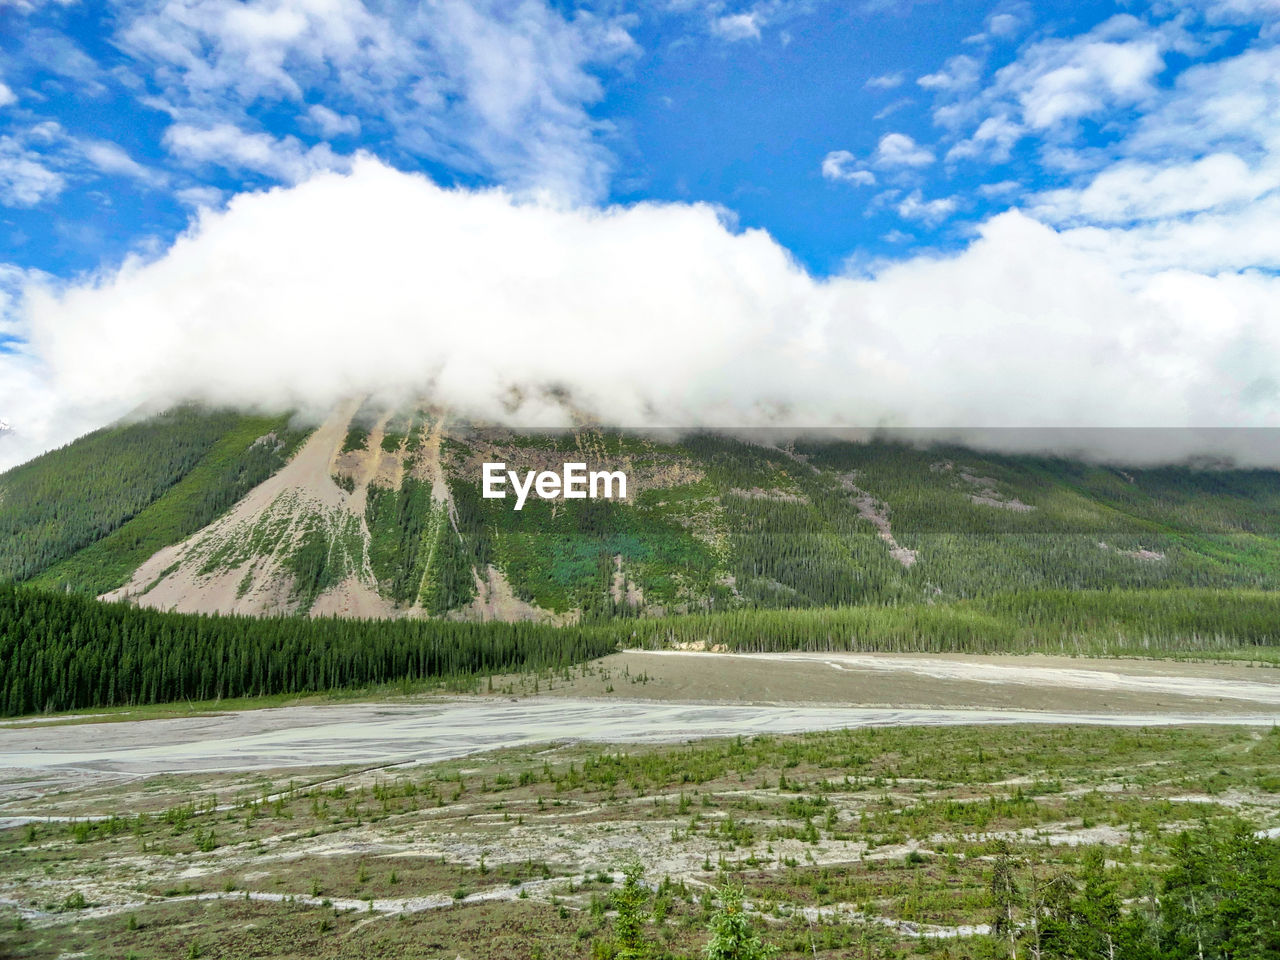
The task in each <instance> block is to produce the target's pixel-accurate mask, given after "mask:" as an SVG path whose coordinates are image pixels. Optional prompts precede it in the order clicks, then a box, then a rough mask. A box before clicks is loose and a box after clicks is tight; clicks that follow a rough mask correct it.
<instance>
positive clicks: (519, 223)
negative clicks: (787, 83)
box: [0, 160, 1280, 462]
mask: <svg viewBox="0 0 1280 960" xmlns="http://www.w3.org/2000/svg"><path fill="white" fill-rule="evenodd" d="M913 202H914V203H916V204H917V205H919V206H918V208H919V209H922V210H923V209H924V208H925V207H926V206H927V204H929V203H937V202H938V201H924V200H923V199H919V198H917V199H916V200H915V201H913ZM1276 216H1277V211H1275V210H1273V209H1271V208H1270V207H1268V208H1267V209H1265V210H1261V211H1259V216H1258V220H1257V223H1256V224H1254V225H1252V226H1251V227H1250V230H1252V231H1254V236H1255V238H1256V239H1258V240H1259V241H1261V239H1262V238H1264V237H1269V238H1271V239H1269V241H1268V242H1269V243H1270V244H1271V247H1272V249H1273V252H1274V254H1275V255H1280V250H1276V249H1275V248H1276V246H1277V244H1280V239H1275V238H1276V231H1275V230H1274V229H1273V225H1274V223H1275V222H1276V219H1275V218H1276ZM1234 225H1235V227H1236V228H1237V231H1239V228H1240V226H1241V224H1240V221H1238V220H1237V221H1235V223H1234ZM1227 226H1228V224H1227V223H1226V222H1223V223H1222V224H1221V225H1220V227H1215V228H1214V229H1225V228H1226V227H1227ZM1204 229H1205V230H1206V231H1208V230H1209V227H1208V225H1206V226H1205V227H1204ZM1093 230H1094V233H1093V234H1091V235H1085V234H1081V233H1079V232H1077V231H1067V232H1065V233H1060V232H1057V231H1055V230H1054V229H1052V228H1051V227H1048V226H1046V225H1044V224H1041V223H1038V222H1036V221H1035V220H1033V219H1031V218H1030V217H1028V216H1026V215H1025V214H1022V213H1018V212H1016V211H1010V212H1008V213H1004V214H1001V215H999V216H997V217H995V218H993V219H991V220H989V221H987V222H986V223H984V224H982V225H981V226H980V228H979V229H978V231H977V235H976V238H975V239H974V240H973V242H972V243H971V244H970V245H969V246H968V247H967V248H966V249H965V250H963V251H962V252H960V253H958V254H956V255H953V256H946V257H930V256H923V257H919V256H918V257H914V258H910V259H905V260H902V261H900V262H899V263H896V264H893V265H889V266H882V267H881V268H880V269H879V270H878V272H877V273H876V274H875V275H874V276H872V277H869V278H867V279H854V278H840V277H837V278H833V279H830V280H815V279H814V278H812V277H810V276H808V275H807V274H806V273H804V272H803V271H802V270H801V269H800V268H799V267H798V266H797V265H796V262H795V260H794V258H793V257H791V256H790V255H789V253H788V252H787V251H786V250H784V249H783V248H781V247H779V246H778V245H777V244H776V243H775V242H774V241H773V240H772V239H771V238H769V237H768V236H767V235H766V234H764V233H763V232H760V231H756V230H748V231H744V232H741V233H735V232H732V231H731V230H730V229H728V228H726V226H725V225H724V222H723V220H722V218H721V217H720V216H719V215H718V212H717V211H716V210H714V209H713V208H711V207H709V206H705V205H695V206H688V205H678V204H673V205H659V204H641V205H638V206H635V207H630V208H625V209H606V210H594V209H566V208H564V207H562V206H556V205H547V204H540V203H532V202H523V203H521V202H515V201H513V200H512V199H511V198H510V197H509V196H508V195H505V194H503V193H500V192H492V191H491V192H479V193H476V192H469V191H465V190H444V189H441V188H439V187H436V186H434V185H432V184H431V183H430V182H429V181H427V180H426V179H424V178H422V177H420V176H413V175H408V174H404V173H399V172H396V171H394V170H392V169H390V168H387V167H385V166H383V165H381V164H378V163H376V162H373V161H368V160H366V161H362V162H360V163H358V164H357V165H356V167H355V168H354V169H353V171H352V172H351V173H350V174H337V173H325V174H321V175H318V176H316V177H315V178H313V179H312V180H310V181H308V182H306V183H304V184H302V185H299V186H297V187H294V188H276V189H274V190H271V191H268V192H264V193H259V194H253V195H242V196H239V197H236V198H234V199H233V200H232V201H231V202H230V204H229V205H228V207H227V208H226V210H225V211H223V212H209V211H206V212H204V213H203V214H201V217H200V219H199V222H198V224H197V225H196V226H195V227H194V228H193V229H192V231H191V232H190V233H189V234H188V235H186V236H184V237H182V238H181V239H179V240H178V241H177V242H176V243H175V244H174V245H173V247H172V248H171V249H170V250H169V251H167V252H166V253H164V254H163V255H162V256H159V257H158V258H156V259H154V260H151V261H149V262H143V261H141V260H133V261H130V262H128V263H126V264H125V265H124V266H123V267H122V268H121V269H120V270H119V271H116V272H114V273H110V274H106V275H103V276H101V277H97V278H93V279H92V280H90V281H88V282H85V283H84V284H82V285H79V286H71V287H69V288H66V289H63V290H60V291H59V290H56V289H47V290H42V289H40V288H38V287H37V288H30V287H29V288H28V290H27V297H26V300H25V306H24V308H23V311H22V314H21V317H22V319H21V326H22V332H23V335H24V337H25V338H26V339H27V346H26V348H25V353H23V354H21V355H17V356H14V355H11V354H10V355H2V356H0V416H2V417H4V418H5V419H8V420H9V421H10V422H11V423H12V424H13V425H14V427H15V431H16V433H18V434H21V435H22V436H24V437H26V438H27V440H26V441H24V443H25V444H26V445H25V446H23V447H22V448H21V449H22V451H23V452H24V453H25V452H32V451H33V450H34V449H36V448H38V447H39V446H41V445H48V444H52V443H56V442H61V441H63V440H66V439H69V437H70V435H71V434H72V433H74V432H75V431H77V430H81V429H84V427H85V426H86V421H85V417H86V411H91V412H92V414H93V415H94V416H96V417H97V422H102V421H103V420H105V419H108V418H110V417H111V416H113V415H114V414H119V413H123V412H125V411H127V410H128V409H130V408H131V407H133V406H134V405H135V404H137V403H139V402H140V401H142V400H144V399H153V400H154V399H158V398H178V397H186V396H195V397H197V398H203V399H208V400H212V401H218V402H239V403H251V402H252V403H260V404H265V405H270V406H296V405H303V406H305V407H308V408H322V407H324V406H325V405H326V404H328V403H330V402H331V401H332V400H334V399H335V398H336V397H337V396H339V395H342V394H348V393H352V392H360V391H378V390H389V391H405V392H414V393H421V392H427V391H429V392H431V393H432V395H433V396H434V397H435V398H436V399H437V400H439V401H441V402H444V403H447V404H448V405H449V406H450V408H451V409H453V410H454V411H455V412H456V413H457V414H458V415H473V416H480V417H486V418H491V419H494V420H498V421H502V422H516V423H523V424H529V425H532V424H538V423H552V422H561V423H562V422H564V421H565V420H566V419H567V418H568V416H569V414H567V413H566V411H565V409H564V406H563V404H562V402H561V401H560V400H557V399H555V396H556V395H555V394H553V393H552V392H550V390H549V388H552V387H554V388H556V389H557V390H567V391H568V393H569V395H570V398H571V401H570V402H571V403H572V405H573V406H574V407H576V408H578V409H585V410H590V411H592V412H594V413H595V414H597V415H598V416H599V417H600V418H601V419H602V420H604V421H605V422H615V423H625V424H632V425H638V424H646V423H649V424H660V423H661V424H670V425H677V426H695V425H700V424H701V425H708V426H728V425H733V424H753V423H762V422H775V421H776V419H777V412H778V411H786V413H785V417H784V422H788V423H791V424H795V425H808V426H819V425H824V424H835V425H839V424H856V425H866V424H881V423H882V424H888V425H901V426H926V427H929V426H932V427H937V426H947V425H956V424H960V425H970V426H974V427H996V426H1005V425H1014V426H1046V425H1066V426H1090V425H1093V426H1119V425H1168V426H1183V425H1259V426H1261V425H1270V426H1280V399H1276V398H1274V397H1272V398H1268V397H1267V396H1265V395H1264V394H1263V393H1260V392H1259V391H1257V390H1251V389H1249V385H1250V384H1251V383H1253V382H1255V381H1256V380H1257V378H1258V377H1260V376H1262V375H1263V373H1264V372H1265V371H1268V370H1269V371H1274V370H1275V369H1276V368H1277V366H1280V322H1278V321H1280V280H1277V279H1276V278H1275V277H1272V276H1267V275H1264V274H1234V273H1232V274H1226V275H1222V276H1218V275H1215V274H1214V273H1212V272H1195V270H1194V269H1193V267H1191V266H1188V265H1187V263H1175V262H1171V263H1163V264H1157V263H1153V262H1152V263H1148V264H1146V265H1145V266H1144V265H1142V264H1140V263H1137V262H1135V261H1133V260H1131V259H1127V258H1126V257H1125V256H1124V255H1123V254H1124V252H1125V251H1124V244H1125V243H1128V242H1129V239H1130V237H1131V235H1130V234H1129V233H1128V232H1127V231H1124V230H1117V231H1107V230H1102V231H1099V230H1098V229H1097V228H1093ZM1107 238H1110V242H1107ZM1195 239H1196V240H1201V241H1203V240H1213V239H1214V236H1213V235H1212V234H1211V233H1209V232H1205V233H1203V234H1202V235H1200V236H1199V237H1196V238H1195ZM1188 240H1189V238H1187V237H1182V238H1175V239H1173V240H1170V241H1169V244H1170V245H1169V246H1168V247H1167V248H1166V252H1168V253H1169V254H1170V255H1171V256H1172V255H1173V253H1174V252H1175V251H1176V250H1186V249H1190V248H1189V246H1187V244H1188ZM1133 241H1134V243H1133V246H1134V248H1135V249H1138V250H1150V249H1155V246H1156V245H1155V244H1153V243H1152V242H1151V241H1150V240H1149V239H1147V238H1138V237H1133ZM1254 252H1255V253H1256V251H1254ZM228 278H234V282H233V283H232V282H228ZM513 387H514V388H517V389H518V390H519V391H520V392H521V395H522V396H523V397H524V400H523V402H522V405H521V407H520V408H519V409H518V410H516V411H515V412H514V413H513V412H511V411H509V410H507V409H506V408H505V407H504V406H503V402H502V401H503V398H509V397H511V396H512V392H511V391H512V388H513ZM560 395H562V394H560ZM5 446H8V447H9V451H8V452H5V451H4V449H3V448H0V457H8V458H12V457H14V456H17V453H15V452H14V451H16V450H18V449H19V448H18V447H15V446H14V445H13V444H11V443H10V441H9V440H8V439H6V443H5ZM1181 452H1184V453H1185V452H1188V451H1187V450H1183V451H1181ZM9 462H12V459H10V461H9Z"/></svg>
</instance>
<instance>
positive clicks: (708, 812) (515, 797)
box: [0, 727, 1280, 960]
mask: <svg viewBox="0 0 1280 960" xmlns="http://www.w3.org/2000/svg"><path fill="white" fill-rule="evenodd" d="M1278 769H1280V733H1278V732H1277V731H1275V730H1250V729H1233V728H1223V727H1197V728H1194V729H1192V728H1162V729H1155V728H1151V729H1141V728H1140V729H1108V728H1084V727H1006V728H989V727H983V728H978V727H946V728H933V729H927V730H924V729H910V728H895V729H864V730H850V731H838V732H830V733H820V734H810V735H802V736H789V737H757V738H753V739H727V740H710V741H699V742H692V743H688V744H683V745H679V746H665V747H660V746H653V747H628V748H627V749H625V750H623V749H616V748H600V747H588V746H584V745H571V744H566V745H561V746H558V747H555V748H553V749H550V750H546V749H540V750H530V751H523V750H522V751H500V752H495V753H491V754H485V755H481V756H477V757H469V758H466V759H463V760H458V761H451V762H448V763H443V764H438V765H433V766H426V767H418V768H407V769H400V770H363V771H358V772H352V771H350V770H324V769H313V770H307V771H302V772H299V771H296V770H295V771H291V772H290V773H289V774H288V775H287V776H286V775H284V774H273V773H272V772H271V771H262V772H258V773H251V774H223V775H208V776H186V777H175V776H167V777H159V778H152V779H150V780H143V781H134V782H130V783H125V784H115V785H104V786H99V787H94V788H86V789H84V790H81V791H75V792H66V793H59V794H52V795H48V796H44V797H35V796H33V797H31V798H30V799H28V800H25V801H22V802H21V803H18V804H15V803H9V804H8V805H7V806H6V809H5V811H4V813H5V815H6V816H12V815H14V814H15V813H17V812H18V811H19V808H21V810H22V811H24V812H26V813H30V814H40V815H49V816H67V817H75V818H78V819H73V820H71V821H68V822H40V823H30V824H26V825H22V826H17V827H12V828H9V829H6V830H3V831H0V884H3V889H4V893H3V897H4V898H5V901H6V906H5V907H4V908H3V913H4V916H5V920H4V932H3V933H0V954H3V955H5V956H13V957H18V958H49V960H53V958H57V957H61V956H66V955H79V956H84V957H86V958H97V957H104V958H105V957H125V956H133V957H136V958H138V960H150V958H161V957H164V958H168V957H183V956H204V957H226V958H239V957H247V956H273V957H277V956H278V957H322V958H330V957H333V958H336V957H360V958H364V957H393V956H394V957H415V958H416V957H420V958H438V957H448V958H453V957H456V956H461V957H465V958H469V960H497V958H511V960H515V958H522V960H523V958H529V957H536V956H542V957H544V958H548V960H549V958H559V957H582V958H599V957H612V956H614V955H615V949H616V940H617V934H618V929H617V928H618V921H619V918H618V914H617V903H616V898H615V897H614V896H613V894H614V893H615V892H616V891H617V889H618V887H619V883H620V881H621V879H622V877H621V872H620V871H621V870H622V868H623V867H624V866H625V865H626V863H627V862H628V861H629V860H631V859H632V858H637V857H638V858H639V859H640V861H641V862H642V863H643V864H644V865H645V878H646V884H647V890H648V892H647V893H646V894H645V903H644V906H643V911H642V912H643V922H644V932H645V939H646V941H647V942H648V943H650V944H651V945H652V947H653V950H652V952H651V954H650V955H651V956H653V957H683V956H693V955H694V954H695V953H697V952H698V951H699V950H700V949H701V946H702V945H703V944H704V943H705V941H706V939H707V937H708V934H707V925H708V923H709V922H710V919H711V917H712V916H713V914H714V912H715V910H716V908H717V901H716V895H715V892H714V891H715V890H716V889H717V888H718V887H719V886H720V885H722V884H724V883H725V882H726V881H733V882H737V883H741V884H742V885H743V887H744V888H745V890H746V894H747V904H748V906H749V913H750V916H751V918H752V922H753V924H755V926H756V927H757V930H758V931H759V932H760V933H762V935H763V936H764V937H765V939H766V940H768V941H769V942H771V943H773V944H775V945H776V946H777V947H779V948H780V950H781V953H780V956H782V957H789V958H800V957H815V956H816V957H818V958H820V960H828V958H837V957H864V956H866V957H885V958H888V957H900V958H907V957H950V958H968V957H972V958H981V957H990V956H998V955H1003V956H1008V955H1009V954H1008V950H1007V948H1006V949H1005V950H1004V952H1003V953H1001V940H1000V937H999V936H997V935H994V934H993V933H992V931H991V929H990V926H991V924H992V923H993V922H994V920H993V918H994V917H995V916H996V915H997V914H998V912H999V910H1000V909H1001V900H1000V898H999V896H997V894H996V893H995V892H993V890H994V888H993V877H996V876H997V871H998V870H1000V869H1003V867H1002V866H1001V865H1002V864H1013V867H1012V871H1013V874H1012V875H1013V876H1014V882H1015V884H1016V885H1017V886H1018V887H1019V889H1023V890H1025V889H1028V888H1030V887H1031V886H1033V885H1035V884H1040V885H1045V884H1051V883H1052V882H1054V881H1055V878H1066V879H1064V880H1062V881H1061V882H1063V883H1067V882H1071V883H1077V879H1076V878H1078V877H1080V876H1085V877H1086V878H1087V876H1088V872H1087V871H1088V869H1089V864H1090V863H1092V862H1094V861H1095V859H1096V857H1095V855H1096V854H1097V853H1099V852H1100V853H1101V855H1102V858H1103V860H1104V861H1105V867H1104V871H1105V872H1104V874H1103V879H1104V880H1105V883H1106V884H1107V885H1109V888H1113V889H1114V891H1115V894H1116V896H1117V897H1118V898H1119V900H1120V901H1122V902H1126V903H1129V904H1130V907H1128V908H1126V909H1128V910H1129V911H1133V910H1138V909H1139V908H1141V907H1142V905H1143V904H1144V903H1145V902H1146V900H1144V898H1147V897H1150V896H1151V895H1152V890H1153V889H1154V887H1153V884H1155V883H1157V882H1162V881H1163V880H1164V879H1166V878H1167V877H1169V876H1171V875H1172V873H1173V872H1176V867H1175V866H1174V864H1175V863H1176V862H1177V856H1178V846H1179V842H1180V841H1179V840H1178V835H1179V833H1180V832H1181V831H1183V830H1184V829H1187V828H1195V829H1198V830H1203V829H1206V827H1205V825H1211V826H1212V825H1215V824H1217V825H1223V826H1225V825H1227V824H1231V823H1241V824H1244V825H1246V826H1247V829H1248V830H1262V829H1272V828H1275V827H1276V826H1277V825H1278V824H1280V776H1278V775H1277V773H1276V771H1277V770H1278ZM89 816H94V817H99V818H105V819H95V820H90V819H87V817H89ZM1082 871H1083V873H1082ZM1014 916H1015V919H1016V920H1017V922H1018V923H1019V924H1023V923H1025V921H1026V920H1027V916H1026V911H1025V907H1016V908H1014ZM1171 955H1172V954H1171Z"/></svg>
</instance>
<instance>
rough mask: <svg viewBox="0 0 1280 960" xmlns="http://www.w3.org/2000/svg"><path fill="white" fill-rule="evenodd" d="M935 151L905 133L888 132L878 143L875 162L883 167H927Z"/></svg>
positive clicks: (931, 161)
mask: <svg viewBox="0 0 1280 960" xmlns="http://www.w3.org/2000/svg"><path fill="white" fill-rule="evenodd" d="M933 160H934V157H933V151H932V150H930V149H929V148H928V147H922V146H921V145H920V144H918V143H916V142H915V140H913V139H912V138H911V137H909V136H907V135H906V134H905V133H886V134H885V135H884V136H883V137H881V138H880V142H879V143H878V144H877V145H876V157H875V162H876V163H877V164H879V165H880V166H882V167H927V166H928V165H929V164H931V163H933Z"/></svg>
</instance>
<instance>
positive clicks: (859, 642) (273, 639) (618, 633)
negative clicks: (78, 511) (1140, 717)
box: [0, 584, 1280, 715]
mask: <svg viewBox="0 0 1280 960" xmlns="http://www.w3.org/2000/svg"><path fill="white" fill-rule="evenodd" d="M672 643H680V644H698V643H704V644H706V645H708V646H713V645H718V644H723V645H724V646H726V647H728V648H729V649H731V650H740V651H748V652H750V651H786V650H797V651H840V650H846V651H895V652H909V651H916V652H950V651H956V652H968V653H1028V652H1046V653H1070V654H1111V655H1117V654H1122V655H1132V654H1137V655H1142V654H1146V653H1154V654H1161V655H1178V654H1181V653H1185V654H1189V655H1197V654H1203V653H1206V652H1207V653H1210V654H1212V655H1214V656H1244V657H1248V658H1251V659H1259V660H1273V661H1274V660H1276V657H1277V652H1278V650H1277V648H1278V647H1280V595H1276V594H1268V593H1247V592H1244V591H1221V592H1215V591H1169V590H1153V591H1145V592H1125V591H1115V592H1106V591H1098V592H1092V593H1088V592H1084V593H1082V592H1068V591H1044V592H1028V593H1022V594H1012V595H1007V596H1001V597H995V598H984V599H977V600H969V601H958V602H955V603H950V604H935V605H931V604H914V605H907V606H897V607H841V608H831V609H809V610H787V611H784V610H754V611H753V610H742V611H734V612H731V613H722V614H711V615H685V616H674V617H665V618H661V619H639V618H628V619H621V618H619V619H612V620H603V621H596V622H584V623H581V624H579V625H576V626H565V627H553V626H547V625H539V624H530V623H488V624H468V623H457V622H452V621H444V620H396V621H364V620H345V619H305V618H298V617H277V618H252V617H239V616H202V615H201V616H198V615H191V614H174V613H163V612H160V611H154V610H145V609H140V608H136V607H132V606H128V605H125V604H105V603H100V602H98V601H95V600H91V599H89V598H85V597H80V596H75V595H68V594H63V593H58V592H48V591H43V590H40V589H37V588H33V587H28V586H21V585H15V584H7V585H0V712H3V713H4V714H7V715H17V714H24V713H31V712H36V711H44V710H73V709H81V708H86V707H94V706H112V705H133V704H142V703H160V702H171V701H179V700H183V699H198V700H207V699H216V698H220V697H241V696H262V695H270V694H279V693H302V692H308V691H325V690H334V689H339V688H354V687H362V686H368V685H375V684H383V683H390V682H398V681H415V680H423V679H427V678H433V677H456V676H467V675H484V674H493V673H505V672H514V671H523V670H541V669H545V668H552V667H560V666H564V665H567V664H570V663H576V662H580V661H584V660H588V659H591V658H594V657H599V656H603V655H604V654H606V653H609V652H612V651H613V650H615V649H617V648H618V647H620V646H624V647H626V646H630V647H654V646H665V645H667V644H672Z"/></svg>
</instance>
